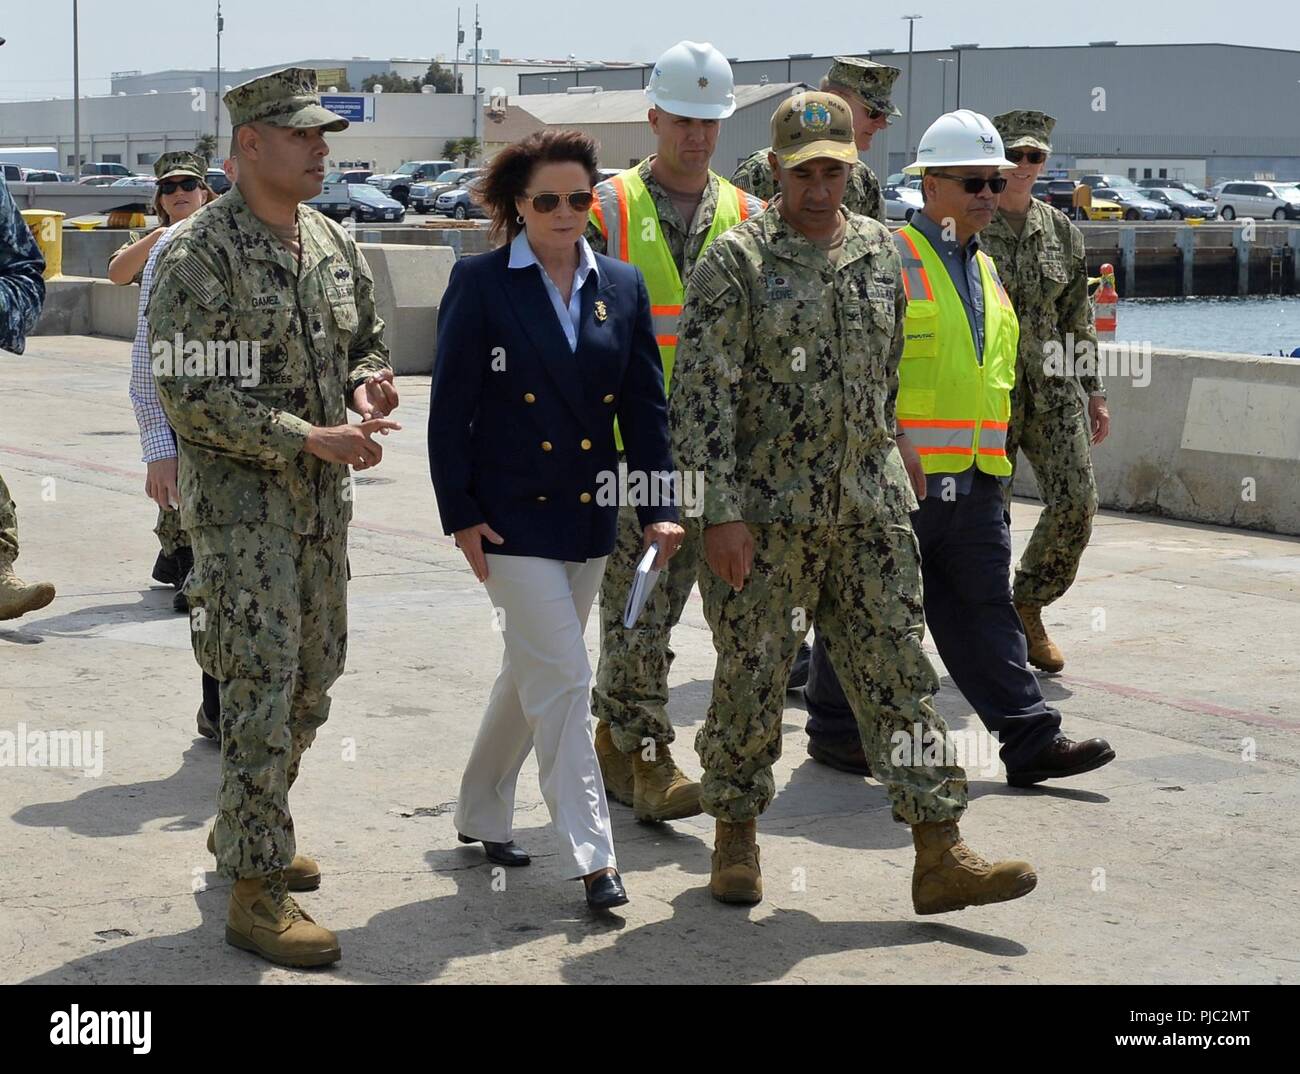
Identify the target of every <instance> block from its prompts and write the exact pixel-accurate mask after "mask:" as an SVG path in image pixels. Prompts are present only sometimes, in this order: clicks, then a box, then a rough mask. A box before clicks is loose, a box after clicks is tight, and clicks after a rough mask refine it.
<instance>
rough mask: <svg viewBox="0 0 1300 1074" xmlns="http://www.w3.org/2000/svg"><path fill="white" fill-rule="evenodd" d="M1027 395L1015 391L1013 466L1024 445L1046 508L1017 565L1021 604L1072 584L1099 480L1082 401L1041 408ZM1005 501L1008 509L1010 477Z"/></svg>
mask: <svg viewBox="0 0 1300 1074" xmlns="http://www.w3.org/2000/svg"><path fill="white" fill-rule="evenodd" d="M1027 396H1028V393H1021V392H1013V393H1012V397H1011V421H1010V422H1009V426H1008V429H1007V458H1009V459H1010V460H1011V464H1012V465H1013V466H1014V465H1015V463H1016V452H1017V450H1023V451H1024V453H1025V457H1026V458H1027V459H1028V460H1029V464H1030V465H1031V466H1032V467H1033V468H1034V478H1035V480H1036V481H1037V482H1038V495H1039V498H1040V499H1041V500H1042V501H1043V512H1042V514H1040V515H1039V516H1038V523H1037V525H1035V526H1034V532H1033V534H1032V535H1031V536H1030V538H1029V544H1028V545H1026V546H1025V550H1024V552H1023V553H1022V554H1021V556H1020V562H1019V563H1018V564H1017V565H1016V574H1015V582H1014V584H1013V586H1012V595H1013V597H1014V599H1015V602H1016V603H1017V604H1031V605H1039V606H1041V605H1045V604H1051V603H1052V601H1054V600H1056V599H1057V598H1058V597H1060V596H1061V595H1062V594H1064V593H1065V591H1066V590H1067V589H1069V588H1070V586H1071V585H1073V584H1074V577H1075V575H1076V574H1078V572H1079V561H1080V560H1081V559H1082V558H1083V550H1084V549H1085V548H1087V547H1088V538H1089V537H1091V536H1092V516H1093V515H1095V514H1096V513H1097V482H1096V480H1095V479H1094V478H1093V475H1092V447H1091V444H1090V439H1091V437H1090V433H1089V429H1088V415H1087V411H1086V410H1085V409H1084V407H1083V404H1082V402H1079V401H1076V402H1074V403H1071V404H1068V405H1066V406H1063V407H1053V408H1051V409H1047V410H1040V409H1035V407H1034V402H1033V399H1032V398H1027ZM1006 503H1007V511H1008V513H1010V510H1011V484H1010V482H1008V483H1007V492H1006Z"/></svg>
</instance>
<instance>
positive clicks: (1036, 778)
mask: <svg viewBox="0 0 1300 1074" xmlns="http://www.w3.org/2000/svg"><path fill="white" fill-rule="evenodd" d="M1114 759H1115V751H1114V750H1113V749H1111V747H1110V743H1109V742H1107V741H1106V740H1105V739H1104V738H1090V739H1088V740H1087V741H1086V742H1072V741H1070V739H1068V738H1066V737H1065V736H1064V735H1062V736H1060V737H1059V738H1057V739H1056V740H1055V741H1053V742H1051V743H1049V744H1048V745H1047V746H1045V747H1044V748H1043V749H1042V750H1040V751H1039V753H1038V756H1037V757H1035V758H1034V759H1033V760H1032V761H1030V762H1029V763H1028V764H1027V765H1026V766H1025V767H1024V768H1021V769H1017V770H1016V771H1015V772H1007V782H1008V783H1009V784H1010V785H1011V786H1013V787H1032V786H1033V785H1034V784H1035V783H1042V782H1043V780H1045V779H1063V778H1065V777H1066V776H1079V775H1082V774H1083V773H1084V772H1091V771H1093V770H1094V769H1097V768H1100V767H1101V766H1102V765H1105V764H1110V762H1111V761H1113V760H1114Z"/></svg>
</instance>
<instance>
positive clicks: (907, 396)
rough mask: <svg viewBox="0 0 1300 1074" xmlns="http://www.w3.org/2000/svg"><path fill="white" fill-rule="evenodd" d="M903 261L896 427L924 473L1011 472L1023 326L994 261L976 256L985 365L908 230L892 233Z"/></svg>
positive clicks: (930, 256)
mask: <svg viewBox="0 0 1300 1074" xmlns="http://www.w3.org/2000/svg"><path fill="white" fill-rule="evenodd" d="M894 242H895V244H896V245H897V246H898V252H899V254H901V255H902V259H903V290H904V292H905V293H906V295H907V315H906V316H905V317H904V319H903V332H904V337H905V339H904V343H903V358H902V361H901V363H900V364H899V367H898V427H899V429H900V430H902V431H903V432H905V433H906V434H907V437H908V439H909V440H911V442H912V444H913V446H914V447H915V448H916V450H917V452H918V454H919V455H920V456H921V465H922V466H923V467H924V468H925V472H926V473H927V474H945V473H958V472H960V471H962V470H966V469H968V468H969V467H970V465H971V462H972V457H973V461H974V463H975V465H976V466H978V467H979V468H980V469H981V470H983V471H984V472H985V473H986V474H993V475H995V476H999V477H1001V476H1005V475H1007V474H1009V473H1011V460H1010V459H1008V458H1007V421H1008V419H1009V418H1010V417H1011V388H1012V385H1014V384H1015V380H1016V345H1017V343H1018V341H1019V338H1020V323H1019V321H1017V320H1016V313H1015V310H1014V309H1012V307H1011V300H1010V299H1009V298H1008V297H1007V293H1006V291H1005V290H1004V289H1003V287H1002V281H1001V280H999V279H998V274H997V269H995V268H994V266H993V262H992V260H990V258H989V257H988V255H987V254H985V253H983V252H982V251H977V252H976V255H975V256H976V258H977V259H978V263H979V267H980V279H981V280H982V281H983V286H984V361H983V362H982V363H981V362H980V361H978V359H977V357H976V354H975V340H974V339H973V338H972V337H971V330H970V322H969V321H968V320H967V318H966V310H965V308H964V306H963V304H962V300H961V295H960V294H958V293H957V287H956V285H955V284H954V283H953V282H952V279H951V277H950V276H949V275H948V270H947V268H946V267H945V266H944V264H943V262H942V261H941V260H940V258H939V255H938V254H937V253H936V252H935V249H934V247H933V246H931V245H930V243H929V241H928V240H927V239H926V237H925V236H924V235H923V234H921V232H919V231H918V230H917V229H916V228H914V227H912V225H910V224H909V225H907V226H906V227H904V228H902V229H901V230H899V231H897V232H896V233H895V234H894Z"/></svg>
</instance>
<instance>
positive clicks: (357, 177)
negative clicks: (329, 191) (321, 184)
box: [325, 168, 375, 183]
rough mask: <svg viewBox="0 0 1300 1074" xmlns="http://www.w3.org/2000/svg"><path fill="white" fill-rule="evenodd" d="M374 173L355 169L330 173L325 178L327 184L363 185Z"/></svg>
mask: <svg viewBox="0 0 1300 1074" xmlns="http://www.w3.org/2000/svg"><path fill="white" fill-rule="evenodd" d="M374 174H375V173H374V172H372V171H367V170H364V169H362V170H357V169H355V168H352V169H349V170H347V171H341V172H330V173H329V174H328V175H326V176H325V182H327V183H364V182H366V181H367V180H369V178H370V177H371V176H372V175H374Z"/></svg>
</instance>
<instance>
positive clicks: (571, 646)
mask: <svg viewBox="0 0 1300 1074" xmlns="http://www.w3.org/2000/svg"><path fill="white" fill-rule="evenodd" d="M487 566H488V577H487V581H486V582H485V583H484V587H485V588H486V589H487V592H488V596H489V597H490V598H491V599H492V605H493V607H494V609H496V611H495V614H496V616H497V620H498V628H499V629H501V630H502V634H503V636H504V638H505V656H504V657H503V658H502V660H501V673H500V674H499V675H498V676H497V680H496V683H495V684H494V685H493V687H492V694H491V697H489V699H488V706H487V711H486V712H485V713H484V714H483V723H482V726H480V727H479V732H478V737H477V738H476V739H475V740H474V749H473V751H472V752H471V753H470V758H469V764H468V765H467V766H466V768H465V774H464V776H463V777H462V778H461V783H460V797H459V799H458V804H457V806H456V830H457V831H459V832H460V834H461V835H466V836H469V837H470V838H471V839H484V840H487V841H488V842H493V843H506V842H509V841H510V839H511V833H512V831H513V829H514V804H515V783H516V781H517V780H518V778H519V769H520V768H521V767H522V766H523V763H524V760H525V759H526V758H527V757H528V754H529V751H530V750H536V751H537V769H538V777H539V782H540V783H541V789H542V798H543V799H544V800H545V801H546V808H547V809H548V810H550V813H551V822H552V823H553V824H554V826H555V834H556V836H557V838H558V842H559V851H560V861H561V865H562V868H563V869H564V870H565V876H566V877H568V878H575V877H579V876H585V875H586V874H587V873H593V872H595V871H596V870H597V869H604V868H607V867H612V868H616V867H617V862H616V861H615V860H614V837H613V831H612V828H611V825H610V820H609V805H608V803H607V802H606V801H605V783H604V780H603V779H602V778H601V774H600V763H599V762H598V761H597V759H596V747H595V742H594V741H593V738H592V730H591V719H590V717H591V665H590V663H589V662H588V660H587V646H586V643H585V642H584V641H583V636H582V635H583V631H584V630H585V629H586V626H587V615H588V613H589V612H590V611H591V605H592V602H593V601H594V600H595V598H596V593H597V592H598V591H599V590H600V579H601V576H602V575H603V574H604V573H605V557H604V556H602V557H601V558H599V559H589V560H587V561H586V562H585V563H566V562H563V561H561V560H555V559H539V558H536V557H531V556H499V555H491V554H489V555H488V556H487Z"/></svg>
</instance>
